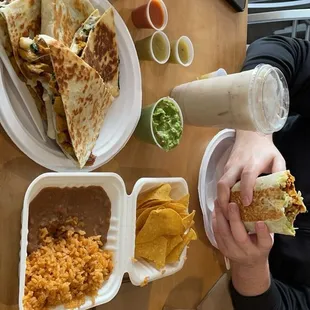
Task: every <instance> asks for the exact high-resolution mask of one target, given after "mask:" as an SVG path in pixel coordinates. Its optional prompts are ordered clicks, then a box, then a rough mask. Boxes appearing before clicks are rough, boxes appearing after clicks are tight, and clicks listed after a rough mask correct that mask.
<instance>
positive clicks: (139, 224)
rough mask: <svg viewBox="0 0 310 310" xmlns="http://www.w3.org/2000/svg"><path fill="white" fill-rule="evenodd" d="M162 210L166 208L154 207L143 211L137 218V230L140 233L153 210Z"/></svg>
mask: <svg viewBox="0 0 310 310" xmlns="http://www.w3.org/2000/svg"><path fill="white" fill-rule="evenodd" d="M160 209H164V208H163V207H161V206H156V207H152V208H147V209H143V212H142V213H141V214H140V215H139V217H138V218H137V222H136V230H137V231H138V230H140V229H141V228H142V227H143V226H144V224H145V222H146V220H147V219H148V217H149V215H150V213H151V212H152V211H153V210H160Z"/></svg>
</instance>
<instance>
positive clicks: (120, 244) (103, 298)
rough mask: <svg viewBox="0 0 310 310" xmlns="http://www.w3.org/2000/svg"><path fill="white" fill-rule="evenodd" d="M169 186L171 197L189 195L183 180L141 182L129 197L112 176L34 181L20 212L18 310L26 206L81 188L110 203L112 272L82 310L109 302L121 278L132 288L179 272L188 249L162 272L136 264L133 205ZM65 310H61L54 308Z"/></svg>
mask: <svg viewBox="0 0 310 310" xmlns="http://www.w3.org/2000/svg"><path fill="white" fill-rule="evenodd" d="M163 183H169V184H171V187H172V192H171V196H172V198H174V199H179V198H181V197H183V196H184V195H186V194H188V187H187V183H186V181H185V180H184V179H182V178H144V179H140V180H139V181H138V182H137V183H136V185H135V187H134V189H133V192H132V194H131V195H130V196H128V195H127V193H126V187H125V184H124V181H123V179H122V178H121V177H120V176H119V175H117V174H115V173H100V172H99V173H91V174H89V173H83V172H80V173H45V174H42V175H40V176H39V177H37V178H36V179H35V180H34V181H33V182H32V183H31V184H30V185H29V187H28V189H27V192H26V195H25V198H24V206H23V211H22V230H21V250H20V264H19V309H23V296H24V287H25V268H26V258H27V244H28V216H29V204H30V202H31V201H32V200H33V199H34V198H35V196H36V195H37V194H38V193H39V192H40V191H41V190H42V189H43V188H45V187H60V188H63V187H82V186H92V185H95V186H102V188H103V189H104V190H105V191H106V192H107V194H108V196H109V198H110V200H111V222H110V229H109V231H108V236H107V243H106V245H105V249H107V250H110V251H112V252H113V263H114V269H113V272H112V274H111V276H110V277H109V279H108V280H107V281H106V282H105V283H104V284H103V286H102V287H101V289H100V290H99V291H98V295H97V296H96V298H95V299H94V303H93V302H92V298H87V299H86V302H85V303H84V304H83V305H82V306H80V307H79V308H78V309H79V310H85V309H89V308H92V307H94V306H98V305H101V304H104V303H107V302H109V301H110V300H111V299H113V298H114V297H115V296H116V294H117V293H118V291H119V289H120V286H121V284H122V279H123V275H124V274H125V273H126V272H128V274H129V277H130V279H131V282H132V283H133V284H134V285H137V286H138V285H142V284H145V283H146V282H151V281H154V280H157V279H160V278H163V277H166V276H169V275H172V274H174V273H176V272H177V271H179V270H180V269H182V267H183V265H184V262H185V257H186V252H187V248H186V247H185V249H184V251H183V253H182V255H181V259H180V261H179V262H178V263H175V264H169V265H167V266H165V269H164V270H165V271H163V270H160V271H159V270H157V269H156V268H154V267H153V266H152V265H151V264H149V263H147V262H146V261H142V260H139V261H135V260H134V259H133V258H134V251H135V230H136V205H137V197H138V195H139V193H141V192H143V191H146V190H148V189H150V188H153V187H157V186H159V185H160V184H163ZM56 309H57V310H58V309H59V310H64V307H62V306H61V307H57V308H56Z"/></svg>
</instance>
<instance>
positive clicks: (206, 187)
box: [198, 129, 235, 247]
mask: <svg viewBox="0 0 310 310" xmlns="http://www.w3.org/2000/svg"><path fill="white" fill-rule="evenodd" d="M234 142H235V130H232V129H224V130H222V131H220V132H219V133H218V134H217V135H216V136H215V137H214V138H213V139H212V140H211V141H210V143H209V144H208V146H207V148H206V150H205V153H204V156H203V159H202V162H201V166H200V171H199V181H198V193H199V201H200V207H201V210H202V214H203V222H204V227H205V231H206V234H207V236H208V238H209V240H210V242H211V244H212V245H213V246H214V247H217V244H216V241H215V238H214V233H213V229H212V212H213V210H214V200H216V198H217V183H218V181H219V180H220V178H221V177H222V176H223V174H224V167H225V164H226V162H227V160H228V158H229V156H230V152H231V150H232V147H233V144H234Z"/></svg>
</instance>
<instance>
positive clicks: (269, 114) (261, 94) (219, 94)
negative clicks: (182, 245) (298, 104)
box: [171, 64, 289, 134]
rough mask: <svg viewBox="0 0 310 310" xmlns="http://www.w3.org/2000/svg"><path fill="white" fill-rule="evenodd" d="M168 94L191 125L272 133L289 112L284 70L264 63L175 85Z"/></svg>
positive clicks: (281, 124) (284, 120) (277, 128)
mask: <svg viewBox="0 0 310 310" xmlns="http://www.w3.org/2000/svg"><path fill="white" fill-rule="evenodd" d="M171 97H172V98H174V99H175V100H176V101H177V102H178V104H179V105H180V108H181V110H182V112H183V117H184V122H185V123H187V124H190V125H194V126H205V127H220V128H234V129H242V130H250V131H257V132H260V133H263V134H271V133H273V132H276V131H279V130H280V129H281V128H282V127H283V126H284V124H285V122H286V119H287V116H288V111H289V91H288V86H287V83H286V80H285V77H284V75H283V73H282V72H281V71H280V70H279V69H277V68H274V67H272V66H270V65H265V64H261V65H259V66H257V67H256V68H255V69H253V70H249V71H244V72H241V73H236V74H231V75H227V76H218V77H214V78H211V79H203V80H198V81H194V82H191V83H187V84H183V85H180V86H177V87H175V88H174V89H173V90H172V92H171Z"/></svg>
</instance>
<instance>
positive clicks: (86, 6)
mask: <svg viewBox="0 0 310 310" xmlns="http://www.w3.org/2000/svg"><path fill="white" fill-rule="evenodd" d="M41 1H42V13H41V14H42V25H41V34H46V35H48V36H50V37H52V38H55V39H56V40H58V41H61V42H62V43H64V44H65V45H66V46H70V45H71V43H72V39H73V37H74V34H75V32H76V31H77V29H78V28H79V27H80V25H81V24H82V23H83V22H84V21H85V20H86V19H87V17H88V16H89V15H90V14H91V13H92V12H93V11H94V7H93V5H92V4H91V3H90V2H89V1H88V0H41Z"/></svg>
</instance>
